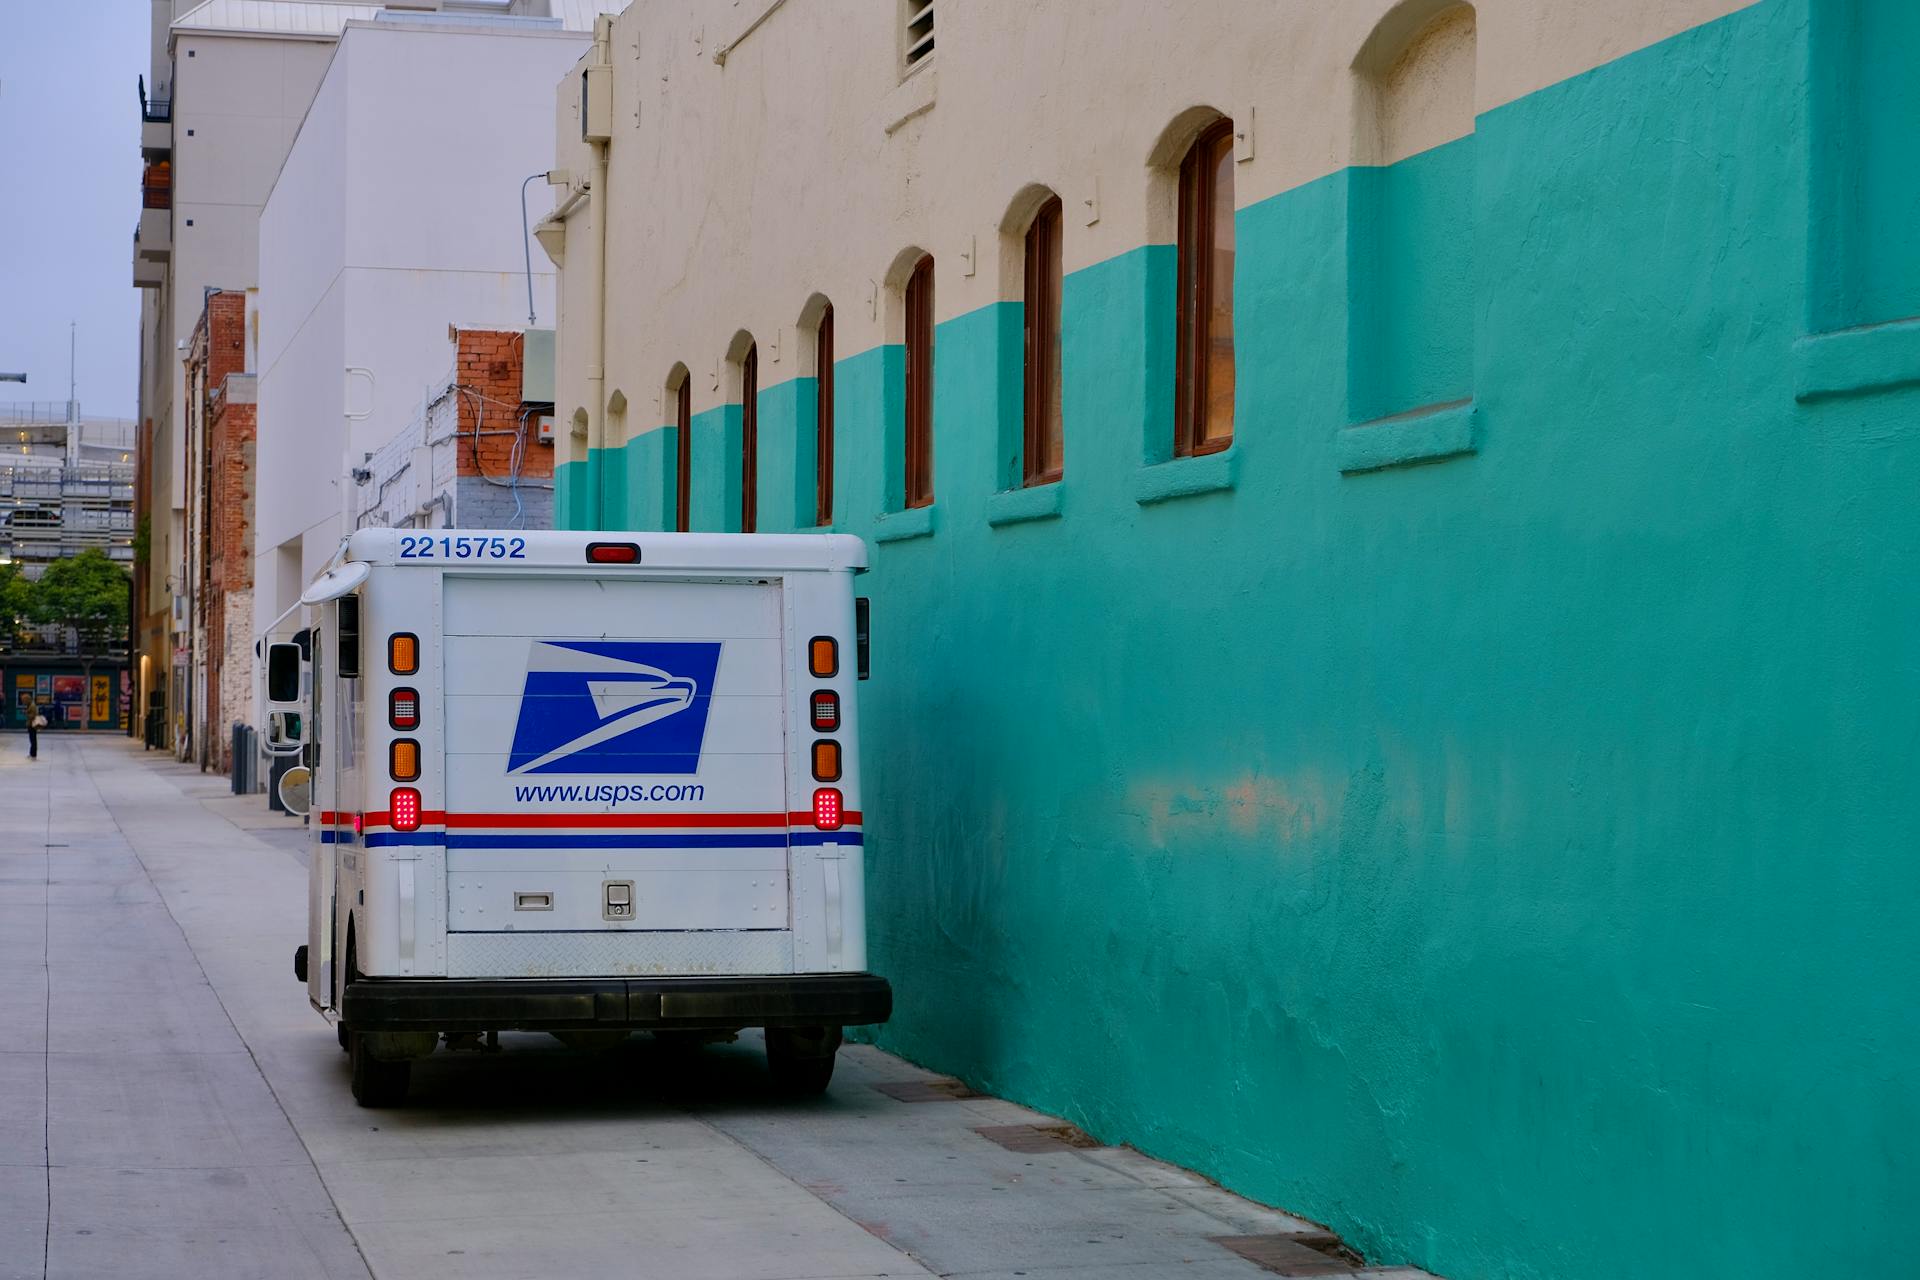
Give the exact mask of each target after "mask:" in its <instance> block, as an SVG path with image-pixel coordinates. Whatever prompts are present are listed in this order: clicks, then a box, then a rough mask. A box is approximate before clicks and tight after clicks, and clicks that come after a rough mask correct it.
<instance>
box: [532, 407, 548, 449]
mask: <svg viewBox="0 0 1920 1280" xmlns="http://www.w3.org/2000/svg"><path fill="white" fill-rule="evenodd" d="M533 423H534V431H535V433H536V438H538V440H539V441H540V443H541V444H552V443H553V415H552V414H550V413H543V414H541V415H540V416H539V417H538V418H535V419H534V420H533Z"/></svg>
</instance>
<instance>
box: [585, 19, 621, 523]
mask: <svg viewBox="0 0 1920 1280" xmlns="http://www.w3.org/2000/svg"><path fill="white" fill-rule="evenodd" d="M580 133H581V136H582V137H583V138H584V139H585V140H586V142H587V147H588V151H589V153H590V159H589V161H588V167H587V200H588V205H587V213H588V216H590V217H591V218H592V219H593V233H592V235H590V236H589V237H588V244H589V245H590V246H591V248H590V260H589V262H588V264H587V269H586V272H585V274H586V278H587V287H588V288H590V289H591V290H592V291H593V297H592V298H591V299H590V300H589V302H588V305H587V316H588V321H589V327H588V331H587V457H586V459H585V461H586V467H585V471H586V478H587V479H588V480H589V481H590V482H591V483H589V484H588V486H587V494H588V498H587V527H588V528H590V529H600V528H604V527H605V522H606V516H607V514H608V513H607V512H606V510H605V508H604V502H603V500H602V482H601V478H600V464H601V462H603V461H604V460H603V459H601V458H600V451H602V450H604V449H605V448H606V447H607V372H606V362H607V221H608V212H607V195H608V192H607V152H608V150H609V148H610V146H611V144H612V142H613V19H612V18H611V17H608V16H606V15H602V16H600V17H598V18H596V19H594V23H593V51H592V54H591V57H590V58H589V60H588V63H587V66H586V68H585V70H584V71H583V72H582V73H581V82H580Z"/></svg>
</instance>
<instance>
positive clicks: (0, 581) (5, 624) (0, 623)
mask: <svg viewBox="0 0 1920 1280" xmlns="http://www.w3.org/2000/svg"><path fill="white" fill-rule="evenodd" d="M32 612H33V583H32V582H31V581H29V580H28V578H27V576H26V574H24V573H22V572H21V571H20V566H19V565H18V564H16V563H15V562H13V561H11V560H9V561H7V562H6V563H5V564H0V647H4V648H12V647H13V646H14V644H16V643H17V642H18V640H19V632H20V628H21V626H22V625H23V624H24V623H25V622H26V621H27V618H28V615H30V614H31V613H32Z"/></svg>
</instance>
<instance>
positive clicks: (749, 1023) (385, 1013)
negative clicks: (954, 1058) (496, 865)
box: [340, 973, 893, 1031]
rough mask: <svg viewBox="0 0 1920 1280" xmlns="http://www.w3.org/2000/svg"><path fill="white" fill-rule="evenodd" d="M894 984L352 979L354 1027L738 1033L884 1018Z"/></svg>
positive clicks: (807, 979)
mask: <svg viewBox="0 0 1920 1280" xmlns="http://www.w3.org/2000/svg"><path fill="white" fill-rule="evenodd" d="M892 1014H893V988H892V987H891V986H889V985H888V983H887V980H886V979H885V978H881V977H878V976H876V975H874V974H871V973H797V974H777V975H769V976H766V977H752V978H562V979H532V978H529V979H479V980H475V979H468V978H436V979H408V978H403V979H384V980H383V979H380V978H363V979H361V980H359V981H357V982H354V983H351V984H349V985H348V987H347V989H346V991H345V993H344V994H343V996H342V999H341V1008H340V1021H341V1022H343V1023H344V1024H346V1026H347V1028H348V1030H351V1031H575V1030H587V1029H594V1028H604V1029H609V1030H610V1029H614V1028H618V1027H630V1028H635V1029H641V1030H646V1029H654V1028H658V1029H661V1030H668V1029H674V1028H682V1029H686V1030H733V1029H736V1028H739V1027H810V1026H832V1027H853V1026H862V1025H865V1024H867V1023H873V1022H885V1021H886V1020H887V1019H888V1018H889V1017H890V1016H892Z"/></svg>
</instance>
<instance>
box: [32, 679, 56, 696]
mask: <svg viewBox="0 0 1920 1280" xmlns="http://www.w3.org/2000/svg"><path fill="white" fill-rule="evenodd" d="M34 680H35V682H36V687H35V689H34V692H35V693H36V694H37V695H38V696H39V698H40V701H42V702H51V701H53V677H52V676H35V677H34Z"/></svg>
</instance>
